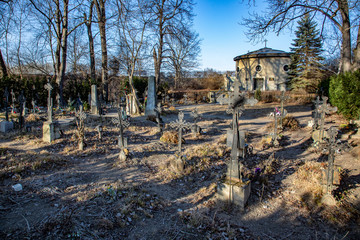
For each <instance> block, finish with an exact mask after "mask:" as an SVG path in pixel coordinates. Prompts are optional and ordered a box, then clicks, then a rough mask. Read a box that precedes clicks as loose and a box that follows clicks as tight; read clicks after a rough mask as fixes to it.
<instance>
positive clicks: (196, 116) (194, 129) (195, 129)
mask: <svg viewBox="0 0 360 240" xmlns="http://www.w3.org/2000/svg"><path fill="white" fill-rule="evenodd" d="M190 115H191V116H192V117H193V120H194V124H193V125H192V127H191V131H192V133H193V134H195V135H196V134H198V133H200V127H199V126H198V125H197V121H198V119H199V118H200V114H199V112H198V110H197V108H194V109H193V110H192V111H191V113H190Z"/></svg>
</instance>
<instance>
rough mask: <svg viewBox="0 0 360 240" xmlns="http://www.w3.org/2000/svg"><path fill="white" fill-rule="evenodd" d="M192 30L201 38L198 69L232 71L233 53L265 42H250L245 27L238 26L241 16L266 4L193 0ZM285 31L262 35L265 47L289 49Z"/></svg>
mask: <svg viewBox="0 0 360 240" xmlns="http://www.w3.org/2000/svg"><path fill="white" fill-rule="evenodd" d="M195 2H196V5H195V7H194V12H195V14H196V16H195V18H194V30H195V31H196V32H198V33H199V35H200V38H201V39H202V44H201V57H200V62H201V66H200V67H199V68H200V69H205V68H213V69H215V70H218V71H226V70H229V71H234V70H235V62H234V60H233V58H234V57H236V56H238V55H241V54H245V53H247V52H248V51H254V50H257V49H259V48H263V47H264V46H265V43H264V42H262V43H258V44H256V45H254V43H250V42H249V39H248V38H247V37H246V35H245V33H246V28H245V27H244V26H241V25H240V24H239V23H240V22H241V20H242V18H243V17H247V16H248V14H249V12H254V11H261V9H262V8H265V7H266V3H264V1H263V0H261V1H256V5H257V6H256V7H254V6H251V7H250V6H249V5H248V1H247V0H244V1H242V0H195ZM293 38H294V36H293V35H291V34H290V33H289V32H284V33H282V34H280V35H279V36H276V35H275V34H270V35H268V36H267V37H266V39H267V40H268V41H267V47H270V48H273V49H278V50H283V51H289V50H290V49H289V47H290V46H291V42H292V39H293Z"/></svg>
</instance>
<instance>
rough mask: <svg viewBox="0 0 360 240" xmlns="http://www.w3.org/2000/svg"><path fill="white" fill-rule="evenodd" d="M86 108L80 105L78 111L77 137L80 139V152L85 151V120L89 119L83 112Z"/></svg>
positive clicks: (76, 115)
mask: <svg viewBox="0 0 360 240" xmlns="http://www.w3.org/2000/svg"><path fill="white" fill-rule="evenodd" d="M83 108H84V106H83V105H80V106H79V110H76V114H75V117H76V125H77V131H78V132H77V135H78V139H79V150H81V151H82V150H84V138H85V119H86V118H87V115H86V113H85V112H84V111H83Z"/></svg>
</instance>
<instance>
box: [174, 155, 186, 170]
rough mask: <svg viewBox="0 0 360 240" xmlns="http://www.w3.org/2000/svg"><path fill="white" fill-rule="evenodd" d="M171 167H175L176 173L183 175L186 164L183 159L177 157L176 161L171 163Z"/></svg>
mask: <svg viewBox="0 0 360 240" xmlns="http://www.w3.org/2000/svg"><path fill="white" fill-rule="evenodd" d="M170 165H171V166H172V167H173V169H174V170H175V172H178V173H181V172H183V171H184V168H185V163H184V161H183V160H182V159H181V157H176V158H175V159H174V160H172V161H171V162H170Z"/></svg>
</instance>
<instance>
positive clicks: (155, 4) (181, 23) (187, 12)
mask: <svg viewBox="0 0 360 240" xmlns="http://www.w3.org/2000/svg"><path fill="white" fill-rule="evenodd" d="M192 7H193V1H192V0H150V1H148V8H149V14H150V15H151V16H153V18H152V23H151V27H152V32H153V34H154V35H155V38H154V39H155V40H154V47H153V60H154V70H155V81H156V85H157V86H158V85H159V83H160V73H161V65H162V63H163V59H164V52H165V50H166V42H165V36H167V35H181V34H183V30H184V29H187V28H188V27H189V25H191V24H192V18H193V12H192V11H193V9H192Z"/></svg>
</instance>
